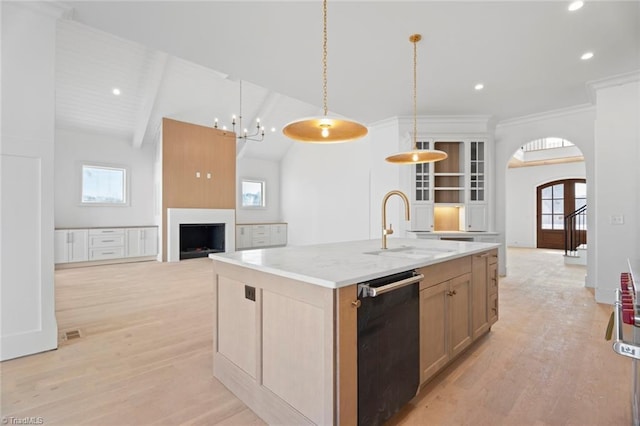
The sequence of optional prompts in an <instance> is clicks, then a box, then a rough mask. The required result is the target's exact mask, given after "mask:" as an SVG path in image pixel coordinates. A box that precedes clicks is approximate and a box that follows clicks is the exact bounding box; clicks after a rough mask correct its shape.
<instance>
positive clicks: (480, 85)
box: [473, 83, 484, 90]
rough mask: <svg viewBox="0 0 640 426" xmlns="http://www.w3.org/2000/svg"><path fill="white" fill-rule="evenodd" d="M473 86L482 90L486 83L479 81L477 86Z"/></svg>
mask: <svg viewBox="0 0 640 426" xmlns="http://www.w3.org/2000/svg"><path fill="white" fill-rule="evenodd" d="M473 88H474V89H476V90H482V89H484V84H482V83H478V84H476V85H475V86H473Z"/></svg>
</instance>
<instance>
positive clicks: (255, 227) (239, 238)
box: [236, 223, 287, 250]
mask: <svg viewBox="0 0 640 426" xmlns="http://www.w3.org/2000/svg"><path fill="white" fill-rule="evenodd" d="M286 245H287V224H286V223H254V224H248V223H247V224H242V225H236V250H243V249H250V248H261V247H276V246H286Z"/></svg>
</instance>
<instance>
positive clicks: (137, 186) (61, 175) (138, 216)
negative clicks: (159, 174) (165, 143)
mask: <svg viewBox="0 0 640 426" xmlns="http://www.w3.org/2000/svg"><path fill="white" fill-rule="evenodd" d="M155 155H156V152H155V148H154V147H153V146H150V145H143V147H142V148H133V147H132V146H131V141H130V140H128V139H124V138H118V137H112V136H107V135H104V134H97V133H85V132H81V131H73V130H68V129H56V140H55V226H56V228H65V227H76V228H77V227H97V226H149V225H154V224H156V222H155V215H154V207H155V205H156V202H155V200H154V196H155V195H154V194H155V191H154V187H155V185H154V162H155ZM83 162H90V163H98V164H107V165H108V164H113V165H120V166H124V167H127V169H128V171H129V195H130V198H129V204H128V205H127V206H117V207H104V206H82V205H80V202H79V200H80V185H81V166H82V163H83Z"/></svg>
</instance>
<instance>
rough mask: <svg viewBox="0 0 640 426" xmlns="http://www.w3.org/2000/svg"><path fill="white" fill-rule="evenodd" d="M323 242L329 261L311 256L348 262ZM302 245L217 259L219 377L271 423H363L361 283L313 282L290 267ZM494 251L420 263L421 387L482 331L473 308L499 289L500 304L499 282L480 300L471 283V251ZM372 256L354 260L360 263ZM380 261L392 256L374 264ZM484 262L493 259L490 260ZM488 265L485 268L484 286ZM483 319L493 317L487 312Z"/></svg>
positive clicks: (215, 346) (487, 288)
mask: <svg viewBox="0 0 640 426" xmlns="http://www.w3.org/2000/svg"><path fill="white" fill-rule="evenodd" d="M407 241H408V240H407ZM377 243H379V242H377ZM425 244H432V245H435V244H444V243H443V242H429V243H425ZM457 244H460V245H461V246H463V245H469V246H472V245H475V247H477V246H479V245H480V244H479V243H457ZM318 247H320V248H319V249H318V250H319V252H318V253H320V252H321V253H323V255H322V257H318V256H319V254H318V253H312V254H309V256H310V258H311V257H313V258H314V259H316V260H320V259H324V261H325V262H327V265H328V264H329V263H331V264H334V263H333V262H336V263H335V265H336V266H335V267H336V268H339V267H340V266H339V264H340V263H343V264H344V263H345V261H344V255H343V256H342V257H340V256H338V255H337V254H336V255H335V259H336V260H334V259H333V258H332V259H331V260H327V259H326V258H327V257H328V256H332V255H330V254H329V253H334V252H336V251H337V252H340V249H339V248H337V249H336V250H334V249H333V248H334V247H333V246H331V247H330V248H327V247H323V246H318ZM465 247H466V246H465ZM490 247H491V246H490ZM493 247H495V245H493ZM305 250H309V251H311V250H312V249H309V248H306V247H305V248H300V247H298V248H293V247H284V248H276V249H268V250H265V251H264V253H263V254H260V253H259V252H257V251H256V253H255V254H254V253H252V255H251V259H254V260H253V262H254V263H244V261H243V256H244V254H243V253H242V252H236V253H225V254H219V255H217V254H215V255H214V254H212V255H210V258H211V259H212V260H213V269H214V331H213V375H214V376H215V377H216V378H218V379H219V380H220V381H221V382H222V383H223V384H224V385H225V386H226V387H227V388H228V389H229V390H230V391H231V392H233V393H234V394H235V395H236V396H237V397H238V398H240V399H241V400H242V401H243V402H244V403H246V404H247V405H248V406H249V407H250V408H251V409H252V410H253V411H254V412H256V414H258V416H260V417H261V418H262V419H264V420H265V421H266V422H267V423H269V424H296V425H304V424H322V425H330V424H341V425H353V424H357V423H358V412H357V406H358V403H357V401H358V353H357V315H358V306H359V303H358V296H357V282H353V283H351V282H340V283H339V284H338V282H336V285H335V286H334V287H331V285H325V284H324V283H321V281H323V279H324V278H321V277H320V276H317V277H318V278H306V277H305V276H302V275H301V274H300V273H299V271H300V270H297V271H296V270H295V268H292V269H289V270H285V269H284V268H286V267H287V265H290V264H289V263H288V262H290V261H291V260H294V259H295V261H296V262H297V261H299V260H300V259H306V258H305V256H306V255H305V254H304V251H305ZM267 252H269V253H268V255H267ZM359 253H360V254H362V250H361V249H360V251H359ZM487 253H490V252H489V251H488V250H485V251H483V252H478V250H477V248H476V249H475V251H474V252H473V253H470V254H469V255H465V256H462V257H456V258H453V259H451V260H444V259H443V260H442V261H440V262H439V263H433V260H431V261H430V262H428V263H433V264H431V265H428V266H423V267H417V268H416V269H417V270H418V272H419V273H422V274H423V275H424V279H423V280H422V281H421V282H420V284H419V285H420V291H419V295H420V296H419V297H420V320H419V321H420V324H419V326H420V342H419V343H420V383H421V384H422V385H424V384H425V383H427V382H428V381H429V379H431V378H433V377H434V376H435V375H436V374H437V373H438V372H440V371H442V369H443V368H444V367H445V366H446V365H448V364H449V363H450V362H451V361H452V360H453V359H455V358H456V357H457V356H458V355H459V354H461V353H462V352H464V350H465V349H467V348H468V347H470V345H471V344H472V343H473V340H474V339H475V338H477V337H479V336H477V335H474V333H473V329H472V324H473V320H472V315H473V312H474V306H475V305H476V304H483V305H484V312H491V311H490V306H492V305H491V303H493V302H492V300H494V299H493V295H495V300H496V301H497V282H496V284H495V285H493V284H487V285H485V287H484V289H485V293H484V294H483V297H479V296H477V292H476V291H475V287H474V285H475V277H474V276H473V272H474V270H473V267H472V265H473V256H474V255H481V256H482V255H484V254H487ZM281 254H282V255H281ZM458 256H459V255H458ZM269 257H271V258H273V259H275V260H273V262H274V263H273V264H272V265H270V264H266V263H265V264H260V267H256V263H255V259H257V258H262V259H267V258H269ZM339 257H340V258H339ZM229 258H231V259H233V261H228V259H229ZM245 259H248V258H245ZM367 259H369V258H366V257H364V258H362V257H361V258H358V259H354V260H353V262H354V264H355V265H358V264H359V262H369V260H367ZM374 259H375V258H374ZM482 259H492V257H490V256H485V257H484V258H482ZM265 262H266V261H265ZM320 262H322V260H320ZM436 262H437V261H436ZM347 263H348V262H347ZM425 263H427V262H425ZM374 264H376V265H380V264H384V265H391V262H389V263H387V262H382V261H379V262H377V261H375V260H374ZM423 264H424V263H423ZM487 264H488V265H491V263H489V261H488V260H487ZM274 265H277V266H278V267H279V268H283V270H285V272H283V273H280V270H276V269H275V268H274ZM494 265H495V263H494ZM263 266H265V268H264V269H261V268H262V267H263ZM326 267H327V266H323V267H321V268H320V269H323V268H326ZM357 267H358V266H355V268H357ZM380 267H382V266H380ZM490 270H491V268H489V269H488V270H484V279H485V283H487V281H486V279H487V278H489V277H490V276H491V275H490V272H488V271H490ZM316 271H317V270H316ZM328 274H329V275H328V276H331V274H330V273H328ZM345 281H346V279H345ZM354 281H356V280H354ZM489 283H491V281H489ZM492 291H495V292H494V293H492ZM496 306H497V305H496ZM496 312H497V311H496ZM486 318H487V321H489V314H487V315H486ZM496 319H497V317H496ZM488 330H489V327H486V328H485V329H484V333H486V332H487V331H488Z"/></svg>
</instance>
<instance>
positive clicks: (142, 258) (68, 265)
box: [56, 255, 158, 270]
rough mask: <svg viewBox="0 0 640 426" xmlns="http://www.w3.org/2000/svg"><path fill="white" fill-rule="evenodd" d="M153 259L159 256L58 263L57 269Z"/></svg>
mask: <svg viewBox="0 0 640 426" xmlns="http://www.w3.org/2000/svg"><path fill="white" fill-rule="evenodd" d="M151 260H156V261H157V260H158V259H157V256H155V255H154V256H145V257H124V258H119V259H108V260H93V261H90V262H74V263H58V264H56V270H57V269H73V268H84V267H86V266H100V265H115V264H118V263H134V262H149V261H151Z"/></svg>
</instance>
